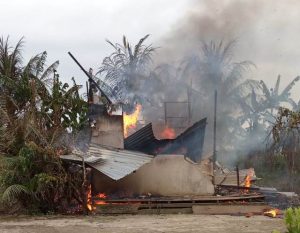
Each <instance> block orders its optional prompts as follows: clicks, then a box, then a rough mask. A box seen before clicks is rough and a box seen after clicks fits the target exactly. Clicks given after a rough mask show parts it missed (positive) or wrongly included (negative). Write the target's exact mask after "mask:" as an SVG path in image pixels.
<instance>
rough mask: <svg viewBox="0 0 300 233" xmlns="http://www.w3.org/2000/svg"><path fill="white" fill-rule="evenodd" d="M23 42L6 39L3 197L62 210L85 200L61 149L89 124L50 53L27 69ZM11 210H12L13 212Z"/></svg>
mask: <svg viewBox="0 0 300 233" xmlns="http://www.w3.org/2000/svg"><path fill="white" fill-rule="evenodd" d="M22 44H23V43H22V40H20V41H19V43H18V44H17V45H16V46H15V48H12V47H11V46H10V45H9V43H8V39H7V40H4V39H3V38H2V39H0V91H1V92H0V197H1V200H0V201H1V202H2V201H3V202H4V204H5V205H6V206H7V207H10V208H11V207H15V206H18V207H20V208H22V207H23V208H26V209H28V210H31V211H32V210H37V211H43V212H47V211H58V210H60V211H61V210H62V209H63V207H64V203H66V202H70V201H72V200H74V199H76V200H77V202H80V199H81V197H80V192H79V191H78V190H81V182H82V181H81V177H80V176H79V175H80V174H72V173H68V172H67V170H66V169H67V167H65V166H63V164H62V162H61V160H60V158H59V156H58V154H57V151H58V150H60V149H61V148H62V147H63V148H66V147H67V145H64V144H62V143H61V137H71V136H72V135H70V133H67V130H68V131H71V132H72V134H75V133H76V132H77V131H78V130H80V129H81V128H82V127H84V125H85V124H86V122H87V117H86V113H87V103H86V102H85V101H84V100H83V99H82V98H81V96H80V95H79V92H78V91H79V88H80V86H78V85H77V84H76V83H75V80H74V79H73V82H74V83H73V85H72V86H69V85H68V84H67V83H62V82H61V81H60V79H59V75H58V74H57V71H56V69H57V66H58V64H59V63H58V61H56V62H54V63H53V64H51V65H50V66H46V65H45V64H46V59H47V53H46V52H43V53H41V54H38V55H36V56H34V57H32V58H31V59H30V60H29V62H28V63H27V64H26V65H25V66H23V64H22V63H23V61H22V52H21V47H22ZM10 208H8V209H10Z"/></svg>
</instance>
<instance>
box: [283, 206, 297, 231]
mask: <svg viewBox="0 0 300 233" xmlns="http://www.w3.org/2000/svg"><path fill="white" fill-rule="evenodd" d="M284 220H285V224H286V227H287V230H288V233H300V208H288V209H287V210H286V211H285V213H284Z"/></svg>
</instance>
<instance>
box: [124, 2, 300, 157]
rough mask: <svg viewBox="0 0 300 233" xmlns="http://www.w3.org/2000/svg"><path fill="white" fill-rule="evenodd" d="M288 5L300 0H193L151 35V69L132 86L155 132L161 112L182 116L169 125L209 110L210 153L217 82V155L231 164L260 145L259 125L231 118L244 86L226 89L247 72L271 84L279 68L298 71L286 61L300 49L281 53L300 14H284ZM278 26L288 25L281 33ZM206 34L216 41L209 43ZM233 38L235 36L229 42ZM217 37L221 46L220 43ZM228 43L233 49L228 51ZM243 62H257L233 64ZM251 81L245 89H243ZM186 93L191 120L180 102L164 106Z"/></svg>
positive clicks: (162, 120) (194, 118)
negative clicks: (248, 128)
mask: <svg viewBox="0 0 300 233" xmlns="http://www.w3.org/2000/svg"><path fill="white" fill-rule="evenodd" d="M293 4H294V5H295V4H296V5H297V6H299V5H300V3H297V1H294V0H288V1H285V2H283V1H273V2H272V3H271V2H270V1H267V0H265V1H263V0H252V1H241V0H240V1H238V0H227V1H217V0H197V1H196V0H192V1H190V5H191V7H190V10H189V11H188V12H187V13H186V14H185V15H184V16H183V17H182V18H181V20H179V21H178V22H177V23H176V24H174V26H173V27H172V28H170V31H169V32H168V33H167V34H166V35H165V36H164V37H162V38H161V39H160V40H158V41H155V42H154V45H155V46H159V49H157V51H156V53H155V56H154V57H153V61H154V64H153V65H154V66H153V67H155V68H153V69H152V70H151V71H150V75H149V78H148V79H147V80H142V81H139V82H138V86H139V87H138V88H135V90H134V95H136V96H139V97H140V99H139V101H140V102H141V103H142V105H143V117H144V120H145V121H146V122H153V126H154V131H156V135H157V134H159V132H161V131H162V126H163V125H164V123H165V121H166V118H165V113H166V112H168V111H169V113H170V115H173V116H174V115H176V116H175V117H177V116H178V117H179V118H177V120H176V121H175V122H174V119H173V123H172V124H171V125H169V126H171V127H172V126H173V127H174V126H186V125H187V124H188V123H189V124H192V123H193V122H195V121H198V120H200V119H202V118H204V117H207V119H208V125H207V135H206V139H205V143H204V154H205V155H211V154H212V131H213V130H212V125H213V122H212V119H213V107H214V99H213V93H214V90H215V89H217V90H218V96H219V99H218V121H217V132H218V133H217V134H218V135H217V144H218V156H219V159H220V160H227V162H229V163H234V162H235V159H236V156H237V153H238V152H237V151H238V150H241V151H242V153H243V154H247V153H248V152H249V151H251V150H253V149H254V148H255V149H257V148H258V147H259V146H262V147H263V146H264V145H263V144H264V141H263V139H264V137H265V135H264V132H263V130H257V131H254V132H252V133H251V134H248V135H247V132H245V130H243V128H242V127H241V124H242V123H241V122H239V121H237V120H236V118H237V117H238V116H239V114H240V111H241V109H239V107H238V105H239V104H240V103H241V102H242V101H243V97H244V96H243V95H242V94H243V93H239V94H235V95H232V94H231V95H230V93H232V92H233V90H234V88H235V87H237V86H238V85H240V84H241V83H242V82H243V81H245V80H246V79H257V80H260V79H263V80H264V81H265V82H266V83H267V84H269V83H270V81H272V79H273V78H275V77H276V76H277V75H278V74H279V73H282V72H283V73H284V74H286V75H287V76H288V79H285V80H284V81H283V85H285V84H287V82H289V80H290V79H291V78H292V77H295V76H294V74H295V73H293V72H295V71H291V69H290V68H289V64H293V65H294V67H297V65H296V63H295V60H299V59H296V58H299V56H300V54H297V53H291V52H286V53H283V51H284V50H283V48H284V47H288V48H291V45H290V44H291V40H289V39H288V38H291V37H293V36H294V38H299V39H300V37H299V35H295V33H294V32H293V30H294V29H295V28H296V27H297V28H298V26H297V23H296V22H297V20H296V21H293V20H292V19H293V18H296V19H297V17H296V16H294V17H291V19H289V20H287V18H288V17H286V16H285V15H284V14H283V12H281V10H282V9H284V10H285V11H288V12H291V15H295V10H293ZM162 23H163V22H162ZM290 25H293V26H292V27H291V26H290ZM279 27H280V28H285V29H286V30H285V33H286V34H287V35H286V36H285V35H284V34H282V33H281V31H280V30H279ZM298 31H299V30H298ZM211 41H212V42H214V43H212V44H210V42H211ZM232 41H235V42H236V43H234V44H230V43H231V42H232ZM221 42H222V46H220V48H221V49H218V48H219V45H220V43H221ZM294 45H295V43H294ZM203 46H204V48H203ZM226 46H228V48H230V49H228V50H227V49H226V48H227V47H226ZM205 47H206V48H205ZM205 49H206V51H205ZM222 49H223V52H224V53H226V58H225V59H223V60H222V59H220V56H221V55H220V51H221V53H222ZM225 51H226V52H225ZM213 54H215V55H216V56H214V55H213ZM211 55H213V56H211ZM282 57H285V59H282ZM291 60H293V61H291ZM242 61H252V62H253V63H254V64H255V66H251V65H250V63H249V62H243V63H242V64H240V67H238V66H236V63H238V62H242ZM298 65H300V64H298ZM187 68H188V69H187ZM216 80H219V81H216ZM220 80H221V81H220ZM134 83H136V82H134ZM272 85H273V84H272ZM252 88H254V87H251V88H248V90H247V91H248V92H247V93H248V94H249V93H251V91H252V90H251V89H252ZM240 92H242V91H240ZM247 93H246V94H247ZM131 94H132V93H129V94H128V96H130V95H131ZM244 94H245V93H244ZM233 97H234V98H235V99H234V100H233ZM237 97H239V98H237ZM131 99H132V98H131ZM188 100H190V102H191V106H190V107H191V109H190V110H191V111H190V112H189V113H188V115H189V117H190V122H188V120H187V119H184V117H182V116H186V115H187V112H188V109H187V108H186V106H184V105H182V106H181V107H179V105H173V106H169V107H168V109H167V111H166V110H165V102H168V101H178V102H186V101H188ZM167 115H168V114H167ZM180 117H182V118H180ZM167 122H168V123H169V121H168V119H167ZM239 124H240V125H239ZM234 126H240V127H234ZM180 130H182V129H176V132H177V133H180ZM245 135H247V137H245ZM243 139H246V140H243Z"/></svg>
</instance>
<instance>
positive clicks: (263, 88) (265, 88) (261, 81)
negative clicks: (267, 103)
mask: <svg viewBox="0 0 300 233" xmlns="http://www.w3.org/2000/svg"><path fill="white" fill-rule="evenodd" d="M259 83H260V85H261V87H262V91H263V93H264V95H265V96H266V98H267V99H270V98H271V93H270V90H269V89H268V87H267V85H266V83H265V82H264V81H263V80H260V82H259Z"/></svg>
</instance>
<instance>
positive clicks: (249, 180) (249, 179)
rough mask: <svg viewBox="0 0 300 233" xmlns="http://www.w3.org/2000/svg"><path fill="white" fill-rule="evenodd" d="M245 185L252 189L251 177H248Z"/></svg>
mask: <svg viewBox="0 0 300 233" xmlns="http://www.w3.org/2000/svg"><path fill="white" fill-rule="evenodd" d="M244 184H245V185H244V186H245V187H246V188H250V186H251V177H250V176H249V175H247V176H246V178H245V181H244Z"/></svg>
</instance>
